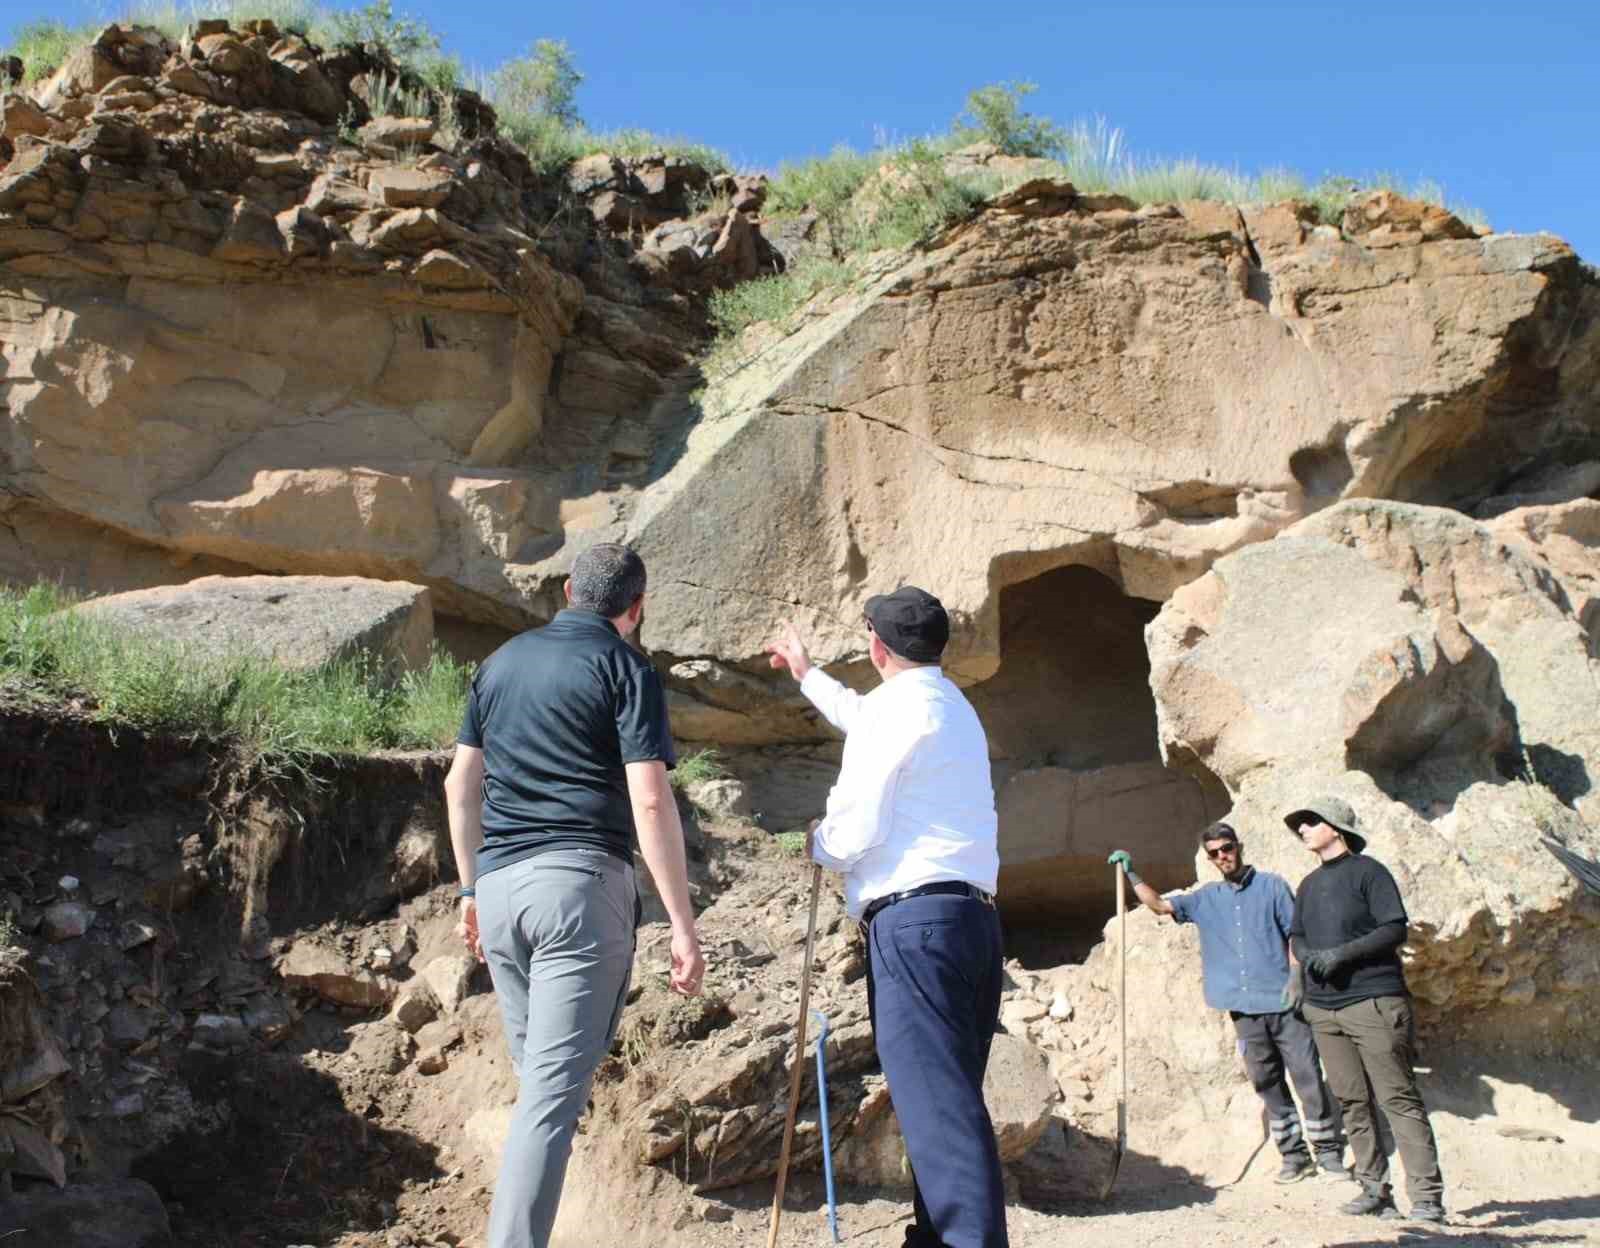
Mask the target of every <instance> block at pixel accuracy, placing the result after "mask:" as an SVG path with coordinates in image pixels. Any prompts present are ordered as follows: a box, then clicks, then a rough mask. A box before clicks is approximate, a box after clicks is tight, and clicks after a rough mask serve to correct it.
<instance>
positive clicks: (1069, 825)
mask: <svg viewBox="0 0 1600 1248" xmlns="http://www.w3.org/2000/svg"><path fill="white" fill-rule="evenodd" d="M1158 609H1159V606H1158V604H1156V603H1153V602H1147V601H1144V600H1142V599H1138V598H1130V597H1129V596H1128V595H1126V594H1124V593H1123V592H1122V591H1121V590H1120V589H1119V588H1118V587H1117V586H1116V584H1115V583H1114V582H1112V581H1111V580H1110V579H1109V578H1108V577H1105V576H1103V575H1101V574H1100V573H1098V572H1096V571H1094V570H1093V569H1091V568H1086V567H1065V568H1056V569H1054V570H1052V571H1049V572H1046V573H1044V574H1043V575H1041V576H1036V577H1034V578H1033V579H1031V580H1027V581H1023V582H1020V583H1018V584H1016V585H1011V586H1008V587H1006V588H1005V589H1003V590H1001V593H1000V667H999V669H998V670H997V671H996V672H995V674H994V675H993V676H992V677H990V678H989V679H988V680H986V681H983V682H982V683H981V684H978V685H975V686H973V687H972V688H971V689H969V690H968V691H967V692H968V696H969V697H970V698H971V700H972V703H973V705H974V706H975V707H976V708H977V711H978V714H979V715H980V716H981V717H982V718H983V722H984V726H985V728H986V729H987V730H988V734H989V748H990V754H991V757H992V759H993V767H994V779H995V799H996V804H997V805H998V807H999V814H1000V864H1001V865H1000V895H1001V906H1002V911H1003V913H1004V917H1005V919H1006V921H1007V925H1008V927H1017V926H1027V925H1038V926H1040V927H1044V926H1046V925H1048V927H1050V928H1051V929H1053V930H1055V931H1056V932H1057V933H1058V934H1059V935H1060V936H1061V938H1062V939H1066V940H1069V943H1070V934H1071V933H1072V932H1073V931H1078V932H1081V933H1083V934H1084V935H1085V936H1089V935H1090V934H1091V933H1092V934H1094V935H1097V934H1098V929H1099V927H1100V926H1101V925H1102V924H1103V923H1104V922H1105V919H1106V917H1107V916H1108V915H1109V914H1110V913H1111V912H1112V909H1113V906H1114V900H1113V898H1114V894H1113V893H1112V891H1111V884H1112V876H1111V870H1110V868H1109V867H1107V866H1106V855H1107V854H1109V853H1110V852H1111V851H1112V850H1113V849H1117V848H1122V849H1127V850H1128V851H1129V852H1130V853H1132V854H1133V856H1134V859H1135V862H1136V863H1137V866H1138V870H1139V872H1140V874H1141V875H1143V876H1144V878H1145V879H1146V880H1148V881H1149V882H1150V883H1151V884H1152V885H1154V886H1155V887H1156V888H1160V889H1167V888H1177V887H1181V886H1182V885H1185V884H1192V883H1193V882H1194V878H1195V874H1194V857H1195V848H1196V844H1195V835H1196V833H1197V831H1198V830H1199V829H1200V828H1201V827H1203V826H1204V825H1205V824H1206V822H1207V821H1208V820H1211V819H1216V818H1220V817H1221V816H1222V815H1223V814H1224V813H1225V812H1226V811H1227V809H1228V805H1229V803H1228V796H1227V791H1226V789H1224V788H1223V786H1222V785H1221V783H1220V782H1219V781H1218V780H1217V779H1216V778H1215V777H1214V776H1210V775H1209V774H1204V773H1202V774H1201V775H1199V776H1194V775H1187V774H1183V773H1180V772H1178V771H1175V770H1173V769H1170V768H1168V767H1166V766H1164V765H1163V764H1162V761H1161V754H1160V749H1159V747H1158V745H1157V741H1156V706H1155V699H1154V697H1152V695H1151V693H1150V657H1149V654H1148V652H1147V651H1146V649H1145V641H1144V628H1145V625H1146V624H1148V623H1149V622H1150V621H1151V620H1152V619H1153V618H1154V617H1155V614H1156V612H1157V610H1158Z"/></svg>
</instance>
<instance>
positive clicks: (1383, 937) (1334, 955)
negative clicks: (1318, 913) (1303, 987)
mask: <svg viewBox="0 0 1600 1248" xmlns="http://www.w3.org/2000/svg"><path fill="white" fill-rule="evenodd" d="M1405 939H1406V925H1405V922H1404V921H1403V920H1398V919H1397V920H1395V921H1394V922H1392V923H1385V924H1384V925H1383V926H1382V927H1377V928H1374V929H1373V930H1372V931H1370V932H1368V933H1367V934H1366V935H1365V936H1357V937H1356V938H1355V939H1354V940H1347V941H1345V943H1344V944H1342V945H1335V946H1334V947H1333V948H1332V949H1312V950H1311V951H1310V952H1308V953H1306V954H1305V955H1304V956H1303V957H1301V959H1300V960H1301V961H1302V962H1303V963H1304V964H1305V968H1306V970H1308V971H1310V972H1311V975H1312V977H1313V978H1314V979H1322V980H1325V979H1327V978H1328V977H1329V976H1330V975H1332V974H1333V973H1334V972H1335V971H1337V970H1338V969H1339V968H1340V967H1341V966H1347V965H1349V964H1350V963H1351V962H1359V961H1361V959H1363V958H1370V957H1374V956H1376V955H1378V954H1381V953H1388V952H1389V950H1391V949H1398V948H1399V947H1400V946H1401V945H1402V944H1404V943H1405Z"/></svg>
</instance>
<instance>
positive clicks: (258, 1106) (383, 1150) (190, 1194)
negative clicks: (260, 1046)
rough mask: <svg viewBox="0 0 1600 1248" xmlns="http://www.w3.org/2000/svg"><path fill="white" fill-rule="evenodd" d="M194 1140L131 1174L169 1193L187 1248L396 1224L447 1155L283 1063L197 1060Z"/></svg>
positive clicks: (322, 1077) (158, 1153)
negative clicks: (414, 1190) (408, 1194)
mask: <svg viewBox="0 0 1600 1248" xmlns="http://www.w3.org/2000/svg"><path fill="white" fill-rule="evenodd" d="M182 1077H183V1082H184V1083H185V1084H186V1085H187V1086H188V1088H189V1091H190V1093H191V1095H192V1096H193V1097H194V1099H195V1101H196V1103H197V1106H198V1107H200V1109H201V1113H200V1114H199V1115H198V1117H199V1118H200V1119H201V1120H202V1121H204V1120H207V1119H209V1120H210V1121H213V1122H216V1123H217V1124H218V1125H217V1126H216V1127H214V1128H213V1129H211V1130H208V1131H198V1130H192V1131H188V1132H185V1133H184V1134H182V1135H180V1136H176V1137H174V1138H173V1139H171V1140H169V1141H167V1142H166V1143H165V1144H163V1145H162V1146H161V1147H159V1148H157V1149H154V1150H152V1151H150V1152H148V1153H145V1154H144V1155H143V1156H141V1157H140V1158H138V1160H136V1161H135V1162H134V1164H133V1166H132V1167H131V1169H132V1174H133V1176H134V1177H135V1178H139V1179H143V1180H144V1181H145V1182H147V1183H149V1184H150V1185H151V1186H152V1187H154V1188H155V1189H156V1191H157V1192H158V1193H159V1194H160V1196H161V1199H162V1201H163V1202H164V1203H165V1204H166V1206H167V1212H168V1214H169V1216H170V1217H171V1220H172V1231H173V1237H174V1240H175V1242H176V1243H178V1244H180V1245H195V1246H196V1248H198V1246H199V1245H205V1248H216V1245H219V1244H227V1245H229V1246H230V1248H283V1245H284V1244H296V1243H315V1244H324V1243H330V1242H332V1241H333V1240H335V1239H337V1238H338V1237H339V1236H340V1235H341V1234H343V1233H345V1232H348V1231H368V1230H377V1229H380V1228H382V1227H383V1226H384V1225H385V1224H386V1223H387V1222H389V1221H390V1220H392V1218H393V1217H394V1212H395V1204H396V1201H397V1200H398V1198H399V1196H400V1193H401V1191H402V1189H403V1188H404V1186H405V1184H406V1183H407V1181H417V1180H426V1179H429V1178H435V1177H438V1176H440V1175H442V1174H443V1171H442V1170H441V1169H440V1168H439V1166H438V1164H437V1149H436V1148H435V1147H434V1146H433V1145H430V1144H425V1143H423V1142H422V1141H420V1140H418V1139H416V1138H415V1137H413V1136H411V1135H409V1134H407V1133H405V1132H402V1131H396V1130H392V1129H390V1128H387V1127H384V1126H382V1125H381V1123H380V1121H379V1114H380V1111H379V1110H378V1107H377V1104H376V1102H375V1101H367V1102H365V1103H361V1102H360V1101H359V1100H357V1101H353V1102H352V1103H351V1104H349V1105H347V1104H346V1102H345V1100H344V1098H343V1096H341V1093H340V1088H339V1085H338V1084H337V1083H336V1082H335V1081H334V1080H333V1078H332V1077H330V1076H329V1075H326V1074H323V1073H322V1072H320V1071H315V1070H311V1069H309V1068H307V1067H305V1066H303V1065H301V1064H300V1062H299V1061H297V1060H296V1059H295V1058H294V1057H293V1056H291V1055H289V1054H285V1053H267V1054H263V1055H261V1056H260V1057H259V1058H258V1059H257V1060H256V1061H254V1062H250V1063H246V1062H242V1061H240V1060H239V1059H238V1058H236V1057H228V1056H221V1055H213V1054H209V1053H204V1052H199V1051H192V1052H191V1053H190V1054H189V1055H188V1059H187V1061H186V1065H185V1069H184V1070H183V1072H182Z"/></svg>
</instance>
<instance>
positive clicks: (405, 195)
mask: <svg viewBox="0 0 1600 1248" xmlns="http://www.w3.org/2000/svg"><path fill="white" fill-rule="evenodd" d="M453 185H454V179H453V178H452V177H451V176H450V174H449V173H447V172H444V171H441V170H431V169H379V170H378V171H377V172H376V173H374V174H373V175H372V180H371V181H370V182H368V183H367V190H368V191H369V192H370V193H371V194H372V195H373V196H375V197H376V198H377V199H378V200H379V201H381V202H382V203H383V204H384V206H385V207H388V208H437V207H439V205H440V204H442V203H444V201H445V200H446V198H448V197H449V195H450V189H451V187H452V186H453Z"/></svg>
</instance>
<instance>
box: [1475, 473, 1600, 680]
mask: <svg viewBox="0 0 1600 1248" xmlns="http://www.w3.org/2000/svg"><path fill="white" fill-rule="evenodd" d="M1489 531H1490V532H1491V533H1493V534H1494V535H1495V536H1496V537H1498V538H1500V539H1501V540H1502V541H1504V542H1505V543H1506V544H1507V545H1508V546H1510V547H1511V548H1512V549H1514V550H1517V551H1519V552H1520V553H1521V554H1523V555H1524V556H1527V557H1529V558H1531V559H1532V560H1534V562H1535V563H1536V564H1537V565H1538V566H1540V567H1543V568H1546V569H1548V571H1549V572H1550V574H1551V575H1552V576H1554V577H1555V578H1556V580H1557V581H1559V583H1560V585H1561V588H1562V590H1563V591H1564V592H1565V593H1566V595H1567V600H1568V602H1569V603H1570V604H1571V607H1572V614H1573V615H1574V616H1575V617H1576V618H1577V621H1578V624H1579V626H1580V627H1581V628H1582V629H1583V631H1584V635H1585V636H1586V637H1587V639H1588V646H1589V656H1590V658H1592V659H1595V658H1600V502H1596V501H1595V500H1593V499H1588V498H1580V499H1578V500H1577V501H1575V502H1570V503H1564V504H1562V505H1559V506H1553V507H1543V506H1537V507H1526V508H1523V509H1520V510H1516V511H1511V512H1508V513H1506V514H1504V515H1501V516H1499V517H1497V518H1496V519H1495V520H1493V521H1491V522H1490V523H1489Z"/></svg>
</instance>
